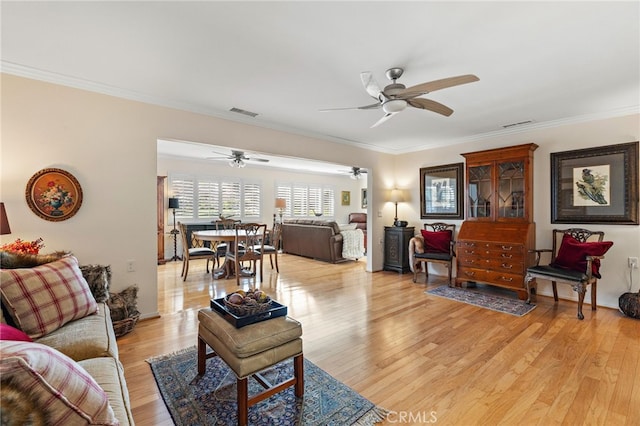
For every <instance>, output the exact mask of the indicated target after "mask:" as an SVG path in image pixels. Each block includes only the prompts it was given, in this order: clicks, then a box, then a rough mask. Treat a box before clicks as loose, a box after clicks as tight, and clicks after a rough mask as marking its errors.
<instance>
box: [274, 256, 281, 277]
mask: <svg viewBox="0 0 640 426" xmlns="http://www.w3.org/2000/svg"><path fill="white" fill-rule="evenodd" d="M274 256H275V258H276V272H277V273H280V268H279V267H278V253H276V254H274Z"/></svg>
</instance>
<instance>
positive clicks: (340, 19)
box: [1, 1, 640, 153]
mask: <svg viewBox="0 0 640 426" xmlns="http://www.w3.org/2000/svg"><path fill="white" fill-rule="evenodd" d="M1 12H2V13H1V15H2V17H1V19H2V22H1V23H2V50H1V55H2V71H3V72H6V73H11V74H16V75H23V76H27V77H30V78H36V79H41V80H45V81H52V82H55V83H60V84H65V85H70V86H74V87H81V88H85V89H89V90H94V91H98V92H102V93H108V94H113V95H116V96H122V97H125V98H130V99H137V100H141V101H145V102H151V103H155V104H160V105H166V106H171V107H177V108H181V109H185V110H190V111H197V112H200V113H206V114H211V115H214V116H217V117H223V118H228V119H231V120H237V121H241V122H248V123H253V124H256V125H258V126H265V127H269V128H275V129H280V130H285V131H290V132H294V133H300V134H305V135H311V136H315V137H320V138H325V139H329V140H333V141H338V142H342V143H346V144H355V145H358V146H360V147H363V148H367V149H371V150H377V151H382V152H396V153H398V152H412V151H416V150H420V149H425V148H429V147H432V146H440V145H445V144H452V143H461V142H466V141H470V140H477V139H481V138H486V137H490V136H492V135H496V134H502V133H506V132H517V131H521V130H523V129H531V128H532V127H546V126H554V125H558V124H564V123H568V122H577V121H584V120H591V119H596V118H606V117H612V116H617V115H624V114H631V113H637V112H638V111H639V108H640V107H639V105H640V86H639V82H640V18H639V16H640V2H637V1H630V2H611V1H609V2H515V1H514V2H399V1H394V2H364V1H354V2H302V1H299V2H284V1H278V2H269V1H262V2H212V1H208V2H207V1H204V2H203V1H201V2H178V1H176V2H135V1H128V2H7V1H2V11H1ZM396 66H400V67H404V68H405V73H404V75H403V76H402V77H401V79H400V80H399V82H400V83H404V84H405V85H406V86H407V87H408V86H412V85H415V84H418V83H422V82H425V81H431V80H437V79H441V78H445V77H450V76H455V75H461V74H475V75H477V76H478V77H479V78H480V81H478V82H475V83H470V84H465V85H461V86H456V87H450V88H447V89H443V90H440V91H437V92H433V93H431V94H429V95H426V96H425V97H427V98H430V99H433V100H435V101H438V102H441V103H443V104H445V105H447V106H449V107H451V108H452V109H453V110H454V111H455V112H454V113H453V115H452V116H450V117H444V116H441V115H438V114H435V113H433V112H429V111H424V110H418V109H414V108H407V110H405V111H403V112H402V113H400V114H398V115H397V116H395V117H393V118H392V119H391V120H389V121H387V122H386V123H384V124H382V125H380V126H379V127H376V128H370V126H371V125H372V124H373V123H375V122H376V121H377V120H378V119H379V118H380V117H381V116H382V111H381V110H347V111H332V112H319V110H320V109H322V108H333V107H350V106H360V105H367V104H370V103H372V102H373V100H372V99H371V97H369V96H368V95H367V93H366V92H365V90H364V88H363V86H362V83H361V81H360V72H362V71H371V72H372V73H373V75H374V77H375V78H376V80H377V81H378V84H379V85H380V86H381V87H383V86H384V85H386V84H387V83H388V81H387V80H386V78H385V76H384V72H385V70H386V69H387V68H390V67H396ZM232 107H236V108H241V109H244V110H248V111H252V112H256V113H258V114H259V115H258V116H257V117H256V118H249V117H245V116H243V115H239V114H236V113H232V112H229V109H230V108H232ZM529 120H531V121H532V122H533V123H531V124H526V125H522V126H516V127H512V128H508V129H504V128H503V127H502V126H504V125H508V124H511V123H519V122H525V121H529Z"/></svg>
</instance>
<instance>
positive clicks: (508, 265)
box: [502, 263, 513, 269]
mask: <svg viewBox="0 0 640 426" xmlns="http://www.w3.org/2000/svg"><path fill="white" fill-rule="evenodd" d="M502 267H503V268H504V269H513V265H510V264H508V263H503V264H502Z"/></svg>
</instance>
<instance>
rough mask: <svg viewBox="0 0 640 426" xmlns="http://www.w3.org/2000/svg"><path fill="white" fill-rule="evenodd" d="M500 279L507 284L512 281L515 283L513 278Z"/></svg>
mask: <svg viewBox="0 0 640 426" xmlns="http://www.w3.org/2000/svg"><path fill="white" fill-rule="evenodd" d="M500 279H501V280H502V281H507V282H511V281H513V278H507V277H500Z"/></svg>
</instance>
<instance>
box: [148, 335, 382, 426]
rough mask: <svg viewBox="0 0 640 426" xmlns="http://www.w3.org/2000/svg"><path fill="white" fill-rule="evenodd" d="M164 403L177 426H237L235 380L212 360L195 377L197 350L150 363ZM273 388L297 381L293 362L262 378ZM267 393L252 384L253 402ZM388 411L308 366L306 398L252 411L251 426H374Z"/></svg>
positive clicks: (268, 402) (284, 396)
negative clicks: (289, 378)
mask: <svg viewBox="0 0 640 426" xmlns="http://www.w3.org/2000/svg"><path fill="white" fill-rule="evenodd" d="M147 362H149V364H151V370H152V371H153V375H154V376H155V379H156V383H157V384H158V388H159V389H160V393H161V394H162V397H163V398H164V402H165V404H166V405H167V408H168V409H169V412H170V413H171V417H172V418H173V421H174V423H175V424H176V425H178V426H183V425H236V424H237V423H238V417H237V405H236V395H237V394H236V376H235V374H234V373H233V371H231V369H229V367H227V365H226V364H225V363H224V362H223V361H221V360H220V358H219V357H213V358H209V359H208V360H207V368H206V370H205V374H204V375H203V376H202V377H199V376H198V375H197V351H196V348H195V347H191V348H188V349H184V350H182V351H179V352H176V353H173V354H168V355H163V356H159V357H155V358H152V359H149V360H147ZM262 375H263V376H265V377H266V378H267V379H268V380H269V381H271V382H272V383H276V382H279V381H280V380H283V379H286V378H288V377H291V376H292V375H293V360H292V359H290V360H287V361H283V362H281V363H280V364H277V365H275V366H273V367H271V368H270V369H268V370H265V371H264V372H262ZM262 389H263V388H262V387H261V386H260V385H259V384H258V383H257V382H256V381H255V380H254V379H253V378H251V379H249V396H251V395H254V394H257V393H258V392H260V391H261V390H262ZM386 413H387V412H386V410H384V409H382V408H378V407H376V406H375V405H374V404H373V403H371V402H370V401H368V400H367V399H365V398H363V397H362V396H361V395H359V394H358V393H357V392H356V391H354V390H353V389H351V388H349V387H348V386H346V385H344V384H343V383H341V382H339V381H337V380H336V379H334V378H333V377H331V376H330V375H329V374H328V373H327V372H325V371H324V370H322V369H321V368H319V367H318V366H316V365H315V364H313V363H312V362H311V361H309V360H307V359H305V360H304V397H303V398H301V399H298V398H296V396H295V394H294V388H293V387H289V388H287V389H285V390H284V391H282V392H279V393H277V394H275V395H273V396H272V397H270V398H268V399H265V400H264V401H261V402H259V403H258V404H256V405H254V406H251V407H249V424H250V425H318V426H320V425H336V426H343V425H373V424H375V423H377V422H380V421H382V420H383V419H384V418H385V416H386Z"/></svg>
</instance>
